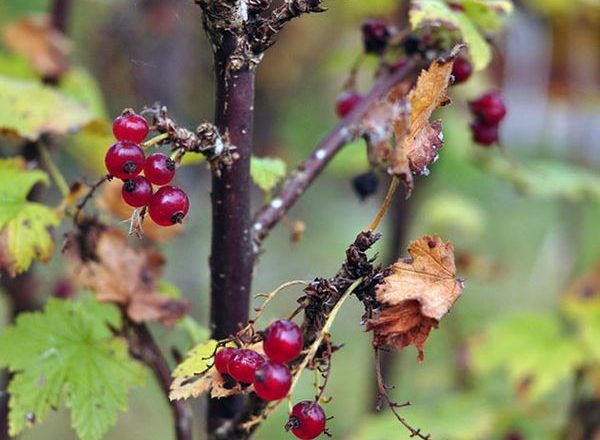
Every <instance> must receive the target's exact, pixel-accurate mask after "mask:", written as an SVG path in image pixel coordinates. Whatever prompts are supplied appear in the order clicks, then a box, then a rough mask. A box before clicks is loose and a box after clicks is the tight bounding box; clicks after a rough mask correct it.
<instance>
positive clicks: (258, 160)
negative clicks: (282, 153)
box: [250, 156, 286, 194]
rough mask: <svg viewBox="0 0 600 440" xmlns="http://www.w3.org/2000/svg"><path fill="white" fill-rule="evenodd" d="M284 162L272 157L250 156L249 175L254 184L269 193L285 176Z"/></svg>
mask: <svg viewBox="0 0 600 440" xmlns="http://www.w3.org/2000/svg"><path fill="white" fill-rule="evenodd" d="M285 173H286V165H285V162H284V161H283V160H281V159H278V158H273V157H256V156H252V158H251V160H250V175H251V176H252V181H253V182H254V184H255V185H256V186H258V187H259V188H260V189H261V190H263V191H264V192H265V194H269V193H270V192H271V191H272V190H273V189H274V188H275V186H277V184H278V183H279V182H280V181H281V180H282V179H283V178H284V177H285Z"/></svg>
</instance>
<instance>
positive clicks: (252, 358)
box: [215, 319, 326, 439]
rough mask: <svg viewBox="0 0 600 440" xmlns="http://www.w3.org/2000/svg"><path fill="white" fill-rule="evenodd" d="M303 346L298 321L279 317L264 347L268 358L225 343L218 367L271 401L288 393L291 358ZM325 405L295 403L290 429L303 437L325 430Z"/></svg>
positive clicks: (289, 424) (220, 371) (289, 422)
mask: <svg viewBox="0 0 600 440" xmlns="http://www.w3.org/2000/svg"><path fill="white" fill-rule="evenodd" d="M302 347H303V337H302V330H300V327H298V326H297V325H296V324H295V323H293V322H291V321H288V320H284V319H282V320H279V321H275V322H274V323H272V324H271V325H270V326H269V327H268V328H267V329H266V331H265V334H264V340H263V350H264V352H265V354H266V355H267V357H268V359H265V358H264V357H263V356H262V355H261V354H259V353H257V352H256V351H254V350H250V349H248V348H232V347H224V348H222V349H220V350H219V351H218V352H217V354H216V355H215V368H216V369H217V371H218V372H219V373H221V374H224V375H228V376H230V377H232V378H233V379H235V380H236V381H238V382H240V383H241V384H243V385H249V384H252V385H254V391H255V392H256V395H257V396H258V397H260V398H261V399H262V400H264V401H267V402H270V401H274V400H281V399H283V398H284V397H286V396H287V394H288V392H289V390H290V387H291V385H292V374H291V372H290V369H289V367H288V366H287V365H286V363H287V362H291V361H293V360H294V359H296V358H297V357H298V356H299V355H300V352H301V351H302ZM325 424H326V417H325V412H324V411H323V408H321V406H320V405H319V404H318V403H317V402H312V401H308V400H305V401H302V402H300V403H298V404H296V405H295V406H294V408H293V409H292V413H291V415H290V418H289V420H288V422H287V424H286V429H288V430H291V431H292V433H293V434H294V435H295V436H296V437H298V438H300V439H313V438H316V437H318V436H319V435H320V434H322V433H323V432H324V431H325Z"/></svg>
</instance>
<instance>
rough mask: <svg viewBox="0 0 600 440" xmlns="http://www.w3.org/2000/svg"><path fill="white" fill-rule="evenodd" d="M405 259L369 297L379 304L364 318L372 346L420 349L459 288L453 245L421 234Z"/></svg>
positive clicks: (460, 286) (449, 305) (445, 312)
mask: <svg viewBox="0 0 600 440" xmlns="http://www.w3.org/2000/svg"><path fill="white" fill-rule="evenodd" d="M408 253H409V254H410V258H408V259H402V260H399V261H397V262H396V263H394V264H393V265H392V266H391V268H390V274H389V275H388V276H386V277H385V282H384V283H383V284H380V285H379V286H378V287H377V289H376V291H375V296H376V300H377V302H378V303H379V304H380V307H379V309H378V310H376V311H375V312H374V314H373V316H372V317H371V318H370V319H369V320H368V321H367V330H373V332H374V340H373V343H374V345H375V346H383V345H391V346H394V347H396V348H397V349H402V348H404V347H406V346H408V345H414V346H416V347H417V349H418V350H419V361H422V360H423V349H424V347H425V342H426V340H427V337H428V336H429V332H430V331H431V329H432V328H435V327H437V326H438V324H439V321H440V320H441V319H442V317H443V316H444V315H446V314H447V313H448V311H449V310H450V308H451V307H452V305H453V304H454V302H455V301H456V300H457V299H458V297H459V296H460V294H461V293H462V291H463V287H464V286H463V281H462V280H460V279H457V278H456V267H455V265H454V253H453V247H452V244H451V243H450V242H447V243H444V242H443V241H442V239H441V238H440V237H438V236H437V235H433V236H430V235H426V236H424V237H421V238H419V239H418V240H415V241H413V242H412V243H411V244H410V246H409V247H408Z"/></svg>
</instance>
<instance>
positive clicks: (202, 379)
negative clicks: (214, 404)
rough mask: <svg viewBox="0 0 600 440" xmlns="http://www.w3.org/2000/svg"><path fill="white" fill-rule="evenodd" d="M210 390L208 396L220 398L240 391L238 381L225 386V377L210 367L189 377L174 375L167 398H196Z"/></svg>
mask: <svg viewBox="0 0 600 440" xmlns="http://www.w3.org/2000/svg"><path fill="white" fill-rule="evenodd" d="M209 391H210V397H211V398H213V399H221V398H223V397H229V396H232V395H234V394H237V393H239V392H241V391H242V388H241V386H240V384H239V383H236V384H235V385H234V386H233V387H227V385H226V384H225V379H224V378H223V376H222V375H221V373H219V372H218V371H217V369H216V368H214V367H212V368H211V369H210V370H208V371H207V372H206V373H204V374H202V375H198V376H191V377H176V378H175V379H173V382H172V383H171V391H170V393H169V399H171V400H181V399H189V398H190V397H193V398H197V397H200V396H201V395H202V394H204V393H207V392H209Z"/></svg>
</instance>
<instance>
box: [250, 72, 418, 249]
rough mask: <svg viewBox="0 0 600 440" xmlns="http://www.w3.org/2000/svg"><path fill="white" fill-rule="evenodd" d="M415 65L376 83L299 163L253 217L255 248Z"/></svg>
mask: <svg viewBox="0 0 600 440" xmlns="http://www.w3.org/2000/svg"><path fill="white" fill-rule="evenodd" d="M420 67H421V66H419V65H416V64H414V63H413V62H408V63H407V64H406V65H405V66H403V67H401V68H400V69H398V70H396V71H395V72H393V73H391V74H390V75H388V76H386V77H384V78H382V79H380V80H378V81H377V82H376V83H375V85H374V86H373V88H372V89H371V91H370V92H369V93H368V94H367V95H366V97H365V98H364V99H363V100H362V101H361V102H360V103H359V104H358V105H357V106H356V107H355V108H354V110H353V111H352V112H350V114H349V115H348V116H346V117H345V118H344V119H342V120H341V121H340V123H339V124H338V125H337V126H336V127H335V128H334V129H333V130H332V131H331V132H330V133H329V134H328V135H327V136H325V138H323V140H322V141H321V142H320V143H319V144H318V145H317V147H316V148H315V149H314V150H313V152H312V153H311V154H310V156H309V157H308V158H307V159H306V160H305V161H304V162H302V163H301V164H300V165H299V166H298V167H297V168H296V170H295V171H294V172H293V173H292V175H291V176H290V177H289V178H288V180H287V181H286V183H285V184H284V186H283V189H282V190H281V191H280V192H279V194H276V195H275V196H274V197H273V199H272V200H271V202H270V203H269V204H266V205H264V206H263V207H262V208H260V209H259V211H258V212H257V213H256V215H255V216H254V221H253V224H252V232H253V234H254V242H255V244H256V245H257V249H258V246H260V244H261V243H262V241H263V240H264V239H265V238H266V237H267V236H268V235H269V233H270V231H271V229H273V228H274V227H275V225H277V223H278V222H279V221H280V220H281V219H282V218H283V216H284V215H285V214H286V212H287V211H288V210H289V209H290V208H291V207H292V206H293V205H294V204H295V203H296V202H297V201H298V199H299V198H300V197H301V196H302V194H304V192H305V191H306V189H307V188H308V186H309V185H310V184H311V183H312V182H313V181H314V180H315V179H316V178H317V177H318V176H319V175H320V174H321V172H322V171H323V169H324V168H325V166H326V165H327V164H328V163H329V161H331V159H333V157H334V156H335V155H336V154H337V153H338V152H339V151H340V149H341V148H342V147H343V146H344V145H346V144H347V143H349V142H350V141H351V140H352V139H354V138H355V137H356V136H357V135H359V134H360V133H359V132H360V130H359V129H358V128H359V127H358V126H359V123H360V121H361V119H362V118H363V116H364V115H365V114H366V113H367V110H368V109H369V107H370V105H371V104H372V103H374V102H375V101H377V100H378V99H379V98H380V97H381V96H383V95H384V94H385V93H387V92H388V91H389V90H390V89H391V88H392V87H393V86H394V85H396V84H397V83H398V82H400V81H403V80H407V79H410V80H413V79H414V78H416V77H417V75H418V73H419V71H420Z"/></svg>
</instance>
